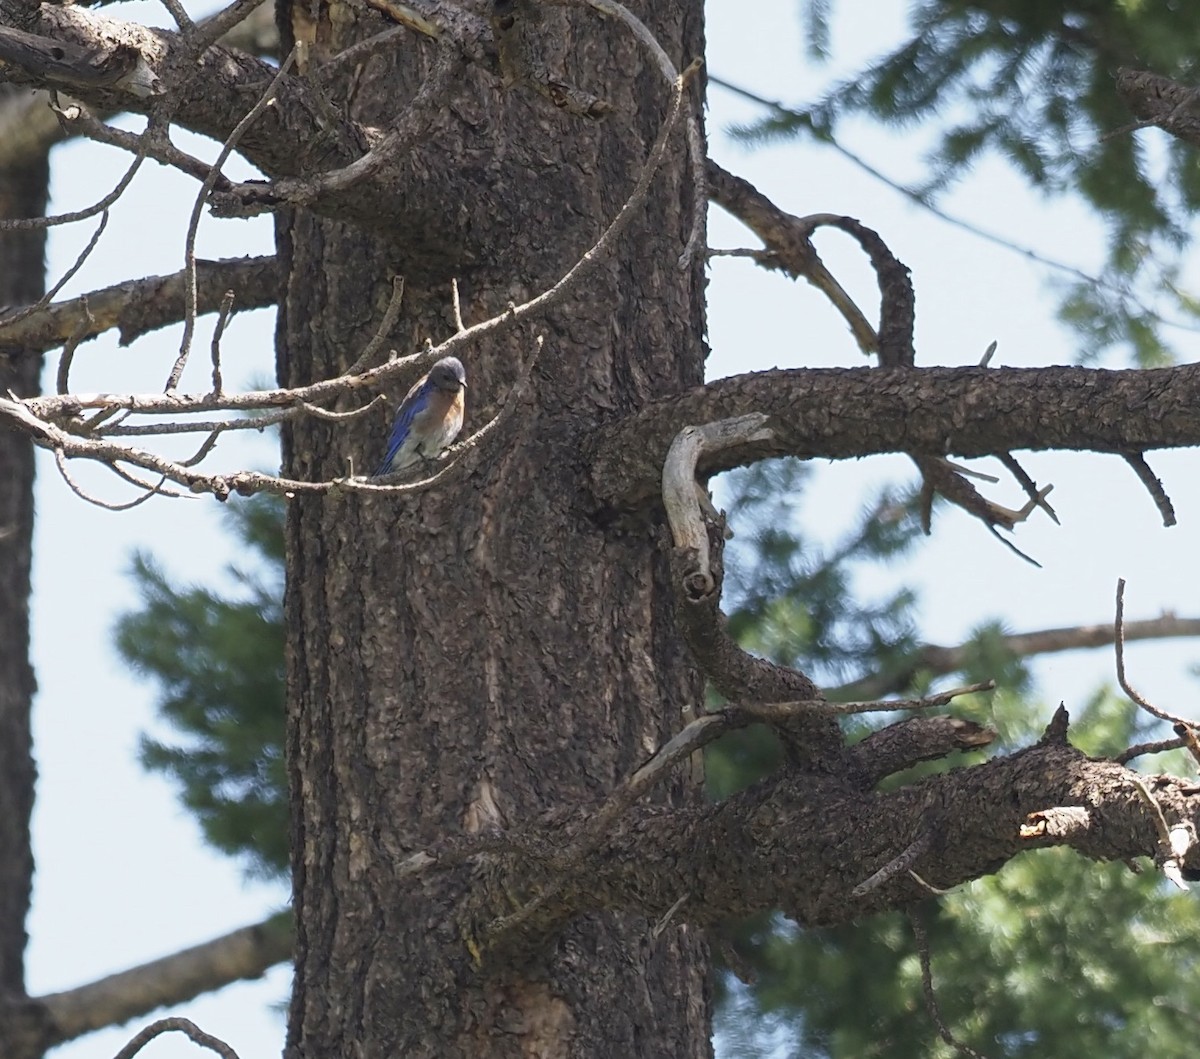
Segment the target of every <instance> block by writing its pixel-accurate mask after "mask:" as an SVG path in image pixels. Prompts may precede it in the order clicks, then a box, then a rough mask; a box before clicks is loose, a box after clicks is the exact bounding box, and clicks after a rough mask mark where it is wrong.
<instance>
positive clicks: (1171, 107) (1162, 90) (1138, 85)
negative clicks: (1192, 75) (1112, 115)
mask: <svg viewBox="0 0 1200 1059" xmlns="http://www.w3.org/2000/svg"><path fill="white" fill-rule="evenodd" d="M1117 92H1118V94H1119V95H1120V96H1121V97H1122V98H1123V99H1124V100H1125V102H1126V103H1127V104H1128V105H1129V109H1130V110H1132V111H1133V113H1134V114H1136V115H1137V117H1138V118H1139V119H1140V121H1141V123H1142V124H1143V125H1157V126H1158V127H1159V128H1160V129H1162V130H1163V131H1164V132H1167V133H1170V135H1172V136H1174V137H1176V138H1177V139H1180V140H1183V141H1184V142H1185V143H1190V144H1192V145H1193V146H1200V108H1197V106H1196V90H1195V89H1194V88H1193V87H1191V86H1189V85H1182V84H1180V83H1179V82H1178V81H1172V80H1171V79H1170V78H1169V77H1163V76H1162V75H1161V74H1156V73H1151V72H1150V71H1148V70H1131V69H1129V68H1128V67H1122V68H1121V69H1119V70H1118V71H1117Z"/></svg>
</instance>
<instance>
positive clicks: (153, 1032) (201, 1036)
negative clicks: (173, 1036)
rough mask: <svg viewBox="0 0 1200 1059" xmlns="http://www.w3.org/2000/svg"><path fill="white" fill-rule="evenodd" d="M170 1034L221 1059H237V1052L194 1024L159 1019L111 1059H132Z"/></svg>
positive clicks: (186, 1021)
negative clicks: (182, 1035) (178, 1036)
mask: <svg viewBox="0 0 1200 1059" xmlns="http://www.w3.org/2000/svg"><path fill="white" fill-rule="evenodd" d="M171 1032H176V1033H182V1034H184V1035H185V1036H187V1037H189V1038H190V1039H191V1040H193V1041H194V1042H195V1043H196V1044H198V1045H200V1047H201V1048H207V1049H208V1050H209V1051H212V1052H216V1053H217V1055H219V1056H221V1059H238V1054H237V1052H235V1051H234V1050H233V1049H232V1048H230V1047H229V1045H228V1044H226V1043H225V1042H224V1041H223V1040H221V1039H220V1038H219V1037H214V1036H212V1034H209V1033H205V1032H204V1031H203V1030H202V1029H200V1027H199V1026H197V1025H196V1024H195V1023H194V1022H191V1021H189V1020H188V1019H181V1018H169V1019H159V1020H158V1021H157V1022H152V1023H150V1025H149V1026H147V1027H146V1028H145V1029H144V1030H142V1031H141V1032H140V1033H138V1034H137V1035H136V1036H135V1037H134V1038H133V1040H131V1041H130V1042H129V1043H128V1044H127V1045H125V1047H124V1048H122V1049H121V1050H120V1051H119V1052H117V1054H116V1055H115V1056H114V1057H113V1059H133V1056H135V1055H137V1053H138V1052H140V1051H141V1050H142V1049H143V1048H144V1047H146V1045H147V1044H149V1043H150V1042H151V1041H152V1040H154V1038H155V1037H158V1036H160V1035H162V1034H164V1033H171Z"/></svg>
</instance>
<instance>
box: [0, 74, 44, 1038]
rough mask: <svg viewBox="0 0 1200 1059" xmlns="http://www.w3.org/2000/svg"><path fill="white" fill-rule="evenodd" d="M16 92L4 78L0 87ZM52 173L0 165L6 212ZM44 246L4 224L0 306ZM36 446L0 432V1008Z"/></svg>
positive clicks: (15, 887) (34, 384) (17, 855)
mask: <svg viewBox="0 0 1200 1059" xmlns="http://www.w3.org/2000/svg"><path fill="white" fill-rule="evenodd" d="M13 91H14V90H13V89H10V88H9V87H8V86H6V85H0V95H8V94H10V93H11V92H13ZM15 91H20V90H15ZM49 179H50V171H49V165H48V160H47V158H46V156H45V155H44V154H43V155H42V156H41V157H40V158H35V159H32V160H30V159H26V160H25V161H23V162H22V163H21V164H19V165H16V166H11V167H5V168H0V218H5V219H7V218H18V217H37V216H40V215H41V214H42V213H43V211H44V210H45V207H46V196H47V192H48V184H49ZM44 250H45V232H43V231H0V305H5V304H9V305H21V304H24V303H25V302H30V301H36V300H37V299H38V298H39V297H41V295H42V292H43V290H44V287H43V282H44V275H45V268H44V264H43V254H44ZM41 363H42V358H41V356H40V355H39V354H38V352H37V351H36V350H22V349H13V350H8V351H6V352H4V353H0V392H7V391H9V390H10V389H11V390H12V391H13V392H14V393H17V394H20V395H21V396H22V397H26V396H33V395H34V394H36V393H37V388H38V374H39V372H40V370H41ZM33 451H34V450H33V446H32V445H31V444H30V443H29V439H28V438H27V437H26V436H25V435H24V434H22V433H19V432H17V431H14V430H0V1008H7V1007H8V1005H9V1004H10V1003H14V1002H15V1003H19V1002H20V998H21V997H23V996H24V993H25V973H24V954H25V942H26V934H25V917H26V914H27V913H28V911H29V893H30V886H31V882H32V877H33V853H32V851H31V849H30V844H29V814H30V811H31V810H32V808H33V787H34V778H35V772H36V770H35V768H34V763H33V746H32V741H31V736H30V709H31V707H32V702H33V693H34V689H35V683H34V676H33V669H32V667H31V665H30V661H29V587H30V586H29V569H30V561H31V558H32V554H33V552H32V547H33ZM0 1025H2V1021H0ZM0 1036H2V1034H0Z"/></svg>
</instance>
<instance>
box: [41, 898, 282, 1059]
mask: <svg viewBox="0 0 1200 1059" xmlns="http://www.w3.org/2000/svg"><path fill="white" fill-rule="evenodd" d="M291 955H292V916H291V913H290V912H280V913H279V914H277V915H274V916H272V917H271V918H270V919H267V920H264V921H263V922H261V923H256V924H255V925H254V926H250V927H243V928H242V929H240V930H235V931H233V932H232V933H230V934H225V935H223V936H221V937H219V938H214V939H213V940H212V941H209V942H205V943H204V944H203V945H196V946H194V947H193V948H190V949H184V950H182V951H181V952H177V953H175V954H174V955H171V956H167V957H165V958H163V959H161V960H154V961H152V962H150V963H145V964H142V965H141V966H140V967H134V968H131V969H130V970H128V971H121V972H120V973H119V974H114V975H109V976H108V977H107V978H101V979H100V980H99V981H97V982H92V983H90V984H89V985H84V986H80V987H79V988H78V989H71V990H68V991H66V992H63V993H51V994H48V995H47V996H43V997H38V998H35V999H33V1000H32V1001H31V1002H32V1003H33V1004H35V1005H38V1006H40V1007H41V1008H42V1009H43V1011H44V1013H45V1016H46V1018H47V1020H48V1021H47V1024H46V1028H45V1033H46V1034H47V1035H48V1038H49V1039H47V1040H46V1041H45V1042H44V1046H45V1047H50V1046H52V1045H55V1044H61V1043H62V1042H63V1041H69V1040H73V1039H75V1038H76V1037H80V1036H82V1035H83V1034H85V1033H91V1032H92V1031H93V1030H98V1029H100V1028H101V1027H103V1026H114V1025H117V1024H119V1023H122V1022H126V1021H128V1020H129V1019H131V1018H135V1017H136V1016H138V1015H145V1014H146V1013H148V1012H150V1011H154V1010H155V1009H156V1008H161V1007H168V1006H170V1005H173V1004H180V1003H182V1002H183V1001H185V1000H191V999H192V997H196V996H199V995H200V994H201V993H207V992H210V991H211V990H213V989H220V988H221V987H222V986H226V985H229V984H230V983H231V982H237V981H240V980H242V979H245V978H259V977H261V976H262V974H263V973H264V972H265V971H267V969H268V968H270V967H273V966H274V965H275V964H277V963H282V962H283V961H285V960H287V959H290V957H291Z"/></svg>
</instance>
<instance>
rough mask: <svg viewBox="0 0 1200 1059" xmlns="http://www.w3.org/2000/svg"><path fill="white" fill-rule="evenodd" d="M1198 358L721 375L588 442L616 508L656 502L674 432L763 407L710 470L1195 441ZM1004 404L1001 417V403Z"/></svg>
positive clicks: (599, 488) (705, 462)
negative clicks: (765, 463)
mask: <svg viewBox="0 0 1200 1059" xmlns="http://www.w3.org/2000/svg"><path fill="white" fill-rule="evenodd" d="M1197 406H1200V365H1194V364H1191V365H1184V366H1182V367H1177V368H1159V369H1153V370H1148V371H1105V370H1099V369H1094V368H1074V367H1049V368H1002V369H996V368H848V369H847V368H840V369H839V368H810V369H792V370H775V371H764V372H756V373H754V374H751V375H740V376H736V377H733V378H728V379H719V380H716V381H714V382H711V383H708V384H706V385H705V386H702V387H697V388H695V389H693V390H690V391H688V392H686V393H682V394H675V395H672V396H670V397H667V398H664V399H662V400H660V401H655V402H653V403H651V404H649V405H647V406H645V407H644V408H643V409H641V410H640V411H639V412H637V413H636V414H634V415H632V416H630V417H628V418H626V419H624V420H623V421H621V422H619V423H617V424H615V425H606V426H605V427H604V428H603V429H601V430H598V431H597V433H596V435H595V436H594V437H593V438H592V439H591V441H592V451H593V453H594V455H593V459H592V484H593V487H594V489H595V491H596V494H597V496H598V497H599V498H600V499H601V500H602V501H604V502H606V503H610V504H613V505H616V506H619V507H625V506H629V505H633V506H637V505H641V504H644V503H647V502H649V501H651V499H652V498H653V497H655V496H657V494H658V491H659V488H660V480H661V468H662V463H663V460H664V459H665V458H666V454H667V450H668V448H669V447H670V445H671V442H672V441H673V440H674V438H675V435H676V434H678V433H679V431H680V430H681V429H682V428H683V427H684V426H686V425H688V424H690V423H705V422H712V421H714V420H718V419H729V418H733V417H735V416H740V415H748V414H751V413H758V414H762V415H766V416H768V417H770V421H771V429H772V434H773V436H772V438H771V439H770V440H764V441H756V442H747V443H745V444H740V445H737V446H733V447H730V448H726V449H724V450H722V451H720V452H712V453H709V454H707V455H706V456H705V457H704V458H702V459H701V461H700V463H699V465H698V467H697V472H698V473H699V474H701V475H708V474H713V473H715V472H717V471H723V470H729V469H730V468H733V467H737V466H741V465H742V464H746V463H752V462H755V461H757V460H762V459H768V458H770V457H773V456H800V457H803V458H807V457H818V456H819V457H821V458H825V459H852V458H856V457H859V456H867V455H872V454H875V453H883V452H907V453H910V454H912V453H917V454H930V455H938V456H960V457H967V458H971V457H978V456H986V455H990V454H992V453H996V452H1011V451H1015V450H1018V449H1039V450H1042V449H1061V450H1065V451H1072V452H1083V451H1094V452H1110V453H1121V452H1128V451H1132V450H1136V451H1139V452H1145V451H1148V450H1151V449H1165V448H1183V447H1191V446H1195V445H1200V425H1198V424H1197V423H1196V422H1195V416H1194V414H1193V411H1194V409H1195V408H1196V407H1197ZM998 408H1003V409H1004V410H1005V411H1004V415H997V414H996V409H998Z"/></svg>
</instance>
